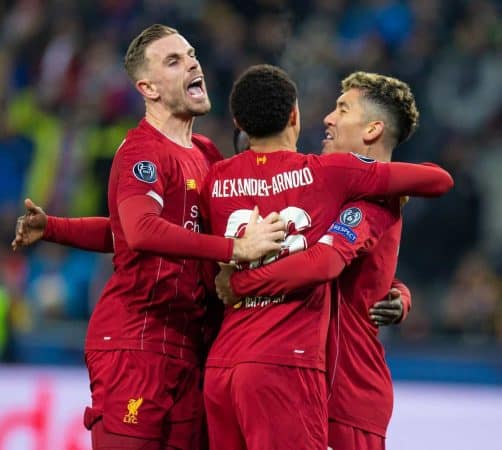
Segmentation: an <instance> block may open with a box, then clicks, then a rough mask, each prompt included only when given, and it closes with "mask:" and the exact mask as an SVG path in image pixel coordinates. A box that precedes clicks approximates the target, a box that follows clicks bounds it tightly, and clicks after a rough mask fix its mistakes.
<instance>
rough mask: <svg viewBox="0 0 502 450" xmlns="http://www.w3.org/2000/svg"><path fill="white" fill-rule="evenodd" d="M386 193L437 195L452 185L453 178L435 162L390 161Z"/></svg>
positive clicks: (421, 195)
mask: <svg viewBox="0 0 502 450" xmlns="http://www.w3.org/2000/svg"><path fill="white" fill-rule="evenodd" d="M388 166H389V179H388V185H387V189H388V192H387V194H391V195H397V196H401V195H411V196H419V197H437V196H440V195H443V194H445V193H446V192H448V191H449V190H450V189H451V188H452V187H453V178H452V177H451V175H450V174H449V173H448V172H447V171H446V170H444V169H442V168H441V167H439V166H436V165H435V164H431V163H424V164H409V163H398V162H395V163H391V164H389V165H388Z"/></svg>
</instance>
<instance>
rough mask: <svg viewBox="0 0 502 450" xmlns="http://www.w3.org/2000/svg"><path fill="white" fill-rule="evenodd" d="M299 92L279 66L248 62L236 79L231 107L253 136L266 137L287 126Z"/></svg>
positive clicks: (241, 125) (238, 121) (233, 113)
mask: <svg viewBox="0 0 502 450" xmlns="http://www.w3.org/2000/svg"><path fill="white" fill-rule="evenodd" d="M297 98H298V93H297V89H296V85H295V83H294V82H293V81H292V80H291V78H290V77H289V75H288V74H287V73H286V72H285V71H284V70H282V69H280V68H279V67H276V66H271V65H268V64H258V65H255V66H251V67H250V68H248V69H247V70H246V71H244V73H243V74H242V75H241V76H240V77H239V78H238V79H237V81H235V83H234V85H233V87H232V92H231V94H230V111H231V113H232V116H233V117H234V118H235V120H236V121H237V123H238V124H239V126H240V127H241V128H242V129H243V130H244V131H245V132H246V133H247V134H248V135H249V136H252V137H268V136H273V135H275V134H278V133H280V132H281V131H282V130H284V128H285V127H286V125H287V123H288V120H289V116H290V114H291V111H292V110H293V108H294V106H295V103H296V100H297Z"/></svg>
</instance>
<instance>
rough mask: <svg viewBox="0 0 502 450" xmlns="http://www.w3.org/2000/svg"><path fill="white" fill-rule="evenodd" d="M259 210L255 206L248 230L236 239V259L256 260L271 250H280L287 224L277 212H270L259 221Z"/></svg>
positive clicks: (233, 256)
mask: <svg viewBox="0 0 502 450" xmlns="http://www.w3.org/2000/svg"><path fill="white" fill-rule="evenodd" d="M258 217H259V211H258V207H257V206H255V207H254V209H253V212H252V213H251V217H250V219H249V223H248V224H247V226H246V232H245V233H244V236H243V237H242V238H239V239H236V240H235V241H234V252H233V254H232V259H234V260H235V261H254V260H256V259H259V258H261V257H262V256H265V255H266V254H268V253H271V252H279V251H280V250H281V245H282V243H283V242H284V238H285V237H286V225H285V224H284V222H283V221H282V219H281V217H280V216H279V214H277V213H276V212H273V213H270V214H269V215H268V216H267V217H265V219H263V220H262V221H261V222H258Z"/></svg>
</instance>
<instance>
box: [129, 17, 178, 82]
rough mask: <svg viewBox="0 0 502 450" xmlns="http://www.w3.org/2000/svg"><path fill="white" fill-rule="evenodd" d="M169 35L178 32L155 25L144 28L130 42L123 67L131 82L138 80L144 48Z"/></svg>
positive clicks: (143, 59) (143, 61) (142, 63)
mask: <svg viewBox="0 0 502 450" xmlns="http://www.w3.org/2000/svg"><path fill="white" fill-rule="evenodd" d="M171 34H178V30H176V29H174V28H171V27H168V26H166V25H161V24H158V23H156V24H154V25H150V26H149V27H148V28H145V29H144V30H143V31H142V32H141V33H140V34H138V36H136V37H135V38H134V39H133V40H132V42H131V43H130V44H129V48H128V49H127V52H126V55H125V58H124V66H125V69H126V72H127V75H129V78H130V79H131V80H132V81H133V82H136V81H137V80H138V71H139V69H140V68H141V67H143V66H144V64H145V49H146V47H148V46H149V45H150V44H151V43H152V42H155V41H158V40H159V39H162V38H163V37H165V36H169V35H171Z"/></svg>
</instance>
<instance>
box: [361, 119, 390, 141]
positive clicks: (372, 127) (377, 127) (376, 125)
mask: <svg viewBox="0 0 502 450" xmlns="http://www.w3.org/2000/svg"><path fill="white" fill-rule="evenodd" d="M384 129H385V123H384V122H383V121H381V120H374V121H373V122H370V123H369V124H368V125H367V126H366V128H365V129H364V141H365V142H370V143H371V142H375V141H376V140H378V139H380V137H381V136H382V135H383V132H384Z"/></svg>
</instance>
